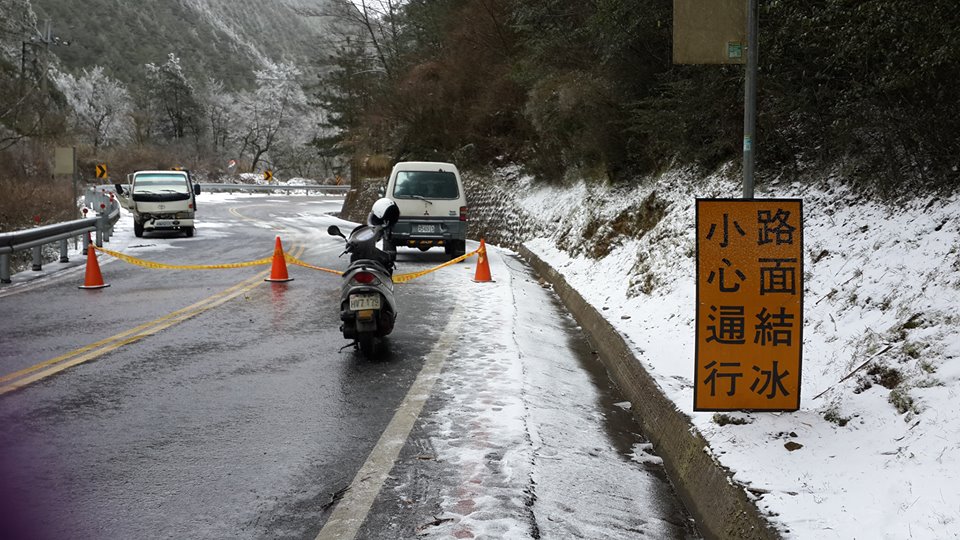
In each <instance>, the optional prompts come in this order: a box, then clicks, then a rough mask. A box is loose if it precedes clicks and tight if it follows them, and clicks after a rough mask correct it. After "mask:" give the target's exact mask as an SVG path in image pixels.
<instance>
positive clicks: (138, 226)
mask: <svg viewBox="0 0 960 540" xmlns="http://www.w3.org/2000/svg"><path fill="white" fill-rule="evenodd" d="M133 235H134V236H136V237H137V238H140V237H142V236H143V223H140V222H139V221H137V220H136V219H134V220H133Z"/></svg>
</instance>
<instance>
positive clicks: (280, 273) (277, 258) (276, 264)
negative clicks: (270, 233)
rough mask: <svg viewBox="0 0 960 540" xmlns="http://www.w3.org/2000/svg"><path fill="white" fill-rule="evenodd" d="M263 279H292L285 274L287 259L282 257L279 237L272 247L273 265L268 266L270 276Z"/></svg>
mask: <svg viewBox="0 0 960 540" xmlns="http://www.w3.org/2000/svg"><path fill="white" fill-rule="evenodd" d="M264 281H280V282H282V281H293V278H292V277H290V276H288V275H287V260H286V259H284V258H283V245H282V244H281V243H280V237H279V236H278V237H277V242H276V243H275V244H274V247H273V266H272V267H271V268H270V277H268V278H267V279H265V280H264Z"/></svg>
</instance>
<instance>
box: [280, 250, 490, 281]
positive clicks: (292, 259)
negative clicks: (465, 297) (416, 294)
mask: <svg viewBox="0 0 960 540" xmlns="http://www.w3.org/2000/svg"><path fill="white" fill-rule="evenodd" d="M477 253H480V250H479V249H478V250H476V251H473V252H470V253H467V254H465V255H462V256H460V257H457V258H456V259H452V260H450V261H447V262H445V263H443V264H441V265H440V266H435V267H433V268H428V269H427V270H422V271H420V272H411V273H408V274H395V275H394V276H393V282H394V283H406V282H408V281H411V280H414V279H417V278H419V277H423V276H425V275H427V274H430V273H432V272H436V271H437V270H440V269H441V268H446V267H448V266H450V265H453V264H457V263H458V262H460V261H463V260H465V259H468V258H470V257H473V256H474V255H476V254H477ZM284 258H285V259H286V261H287V262H288V263H290V264H295V265H297V266H302V267H304V268H311V269H313V270H320V271H321V272H329V273H331V274H336V275H338V276H342V275H343V272H340V271H337V270H331V269H329V268H323V267H321V266H314V265H312V264H308V263H305V262H303V261H301V260H300V259H298V258H296V257H294V256H293V255H290V254H286V253H285V254H284Z"/></svg>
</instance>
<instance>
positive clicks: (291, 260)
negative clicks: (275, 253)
mask: <svg viewBox="0 0 960 540" xmlns="http://www.w3.org/2000/svg"><path fill="white" fill-rule="evenodd" d="M283 258H284V259H286V261H287V262H288V263H290V264H295V265H297V266H302V267H304V268H310V269H313V270H320V271H321V272H329V273H331V274H336V275H338V276H342V275H343V272H340V271H338V270H331V269H329V268H323V267H320V266H314V265H312V264H308V263H305V262H303V261H301V260H300V259H298V258H296V257H294V256H293V255H290V254H289V253H284V254H283Z"/></svg>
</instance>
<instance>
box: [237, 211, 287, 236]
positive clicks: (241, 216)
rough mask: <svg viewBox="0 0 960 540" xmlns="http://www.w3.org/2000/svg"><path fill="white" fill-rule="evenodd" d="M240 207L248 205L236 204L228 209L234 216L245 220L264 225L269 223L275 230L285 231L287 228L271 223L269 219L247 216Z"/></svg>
mask: <svg viewBox="0 0 960 540" xmlns="http://www.w3.org/2000/svg"><path fill="white" fill-rule="evenodd" d="M239 208H246V207H244V206H241V207H236V206H235V207H233V208H230V209H228V210H227V211H228V212H230V213H231V214H233V215H234V216H236V217H238V218H240V219H242V220H244V221H249V222H251V223H262V224H264V225H267V226H268V227H270V228H271V229H273V230H275V231H285V230H286V229H284V228H283V227H280V226H278V225H277V224H276V223H271V222H269V221H264V220H262V219H257V218H252V217H247V216H245V215H243V214H241V213H240V210H239Z"/></svg>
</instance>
